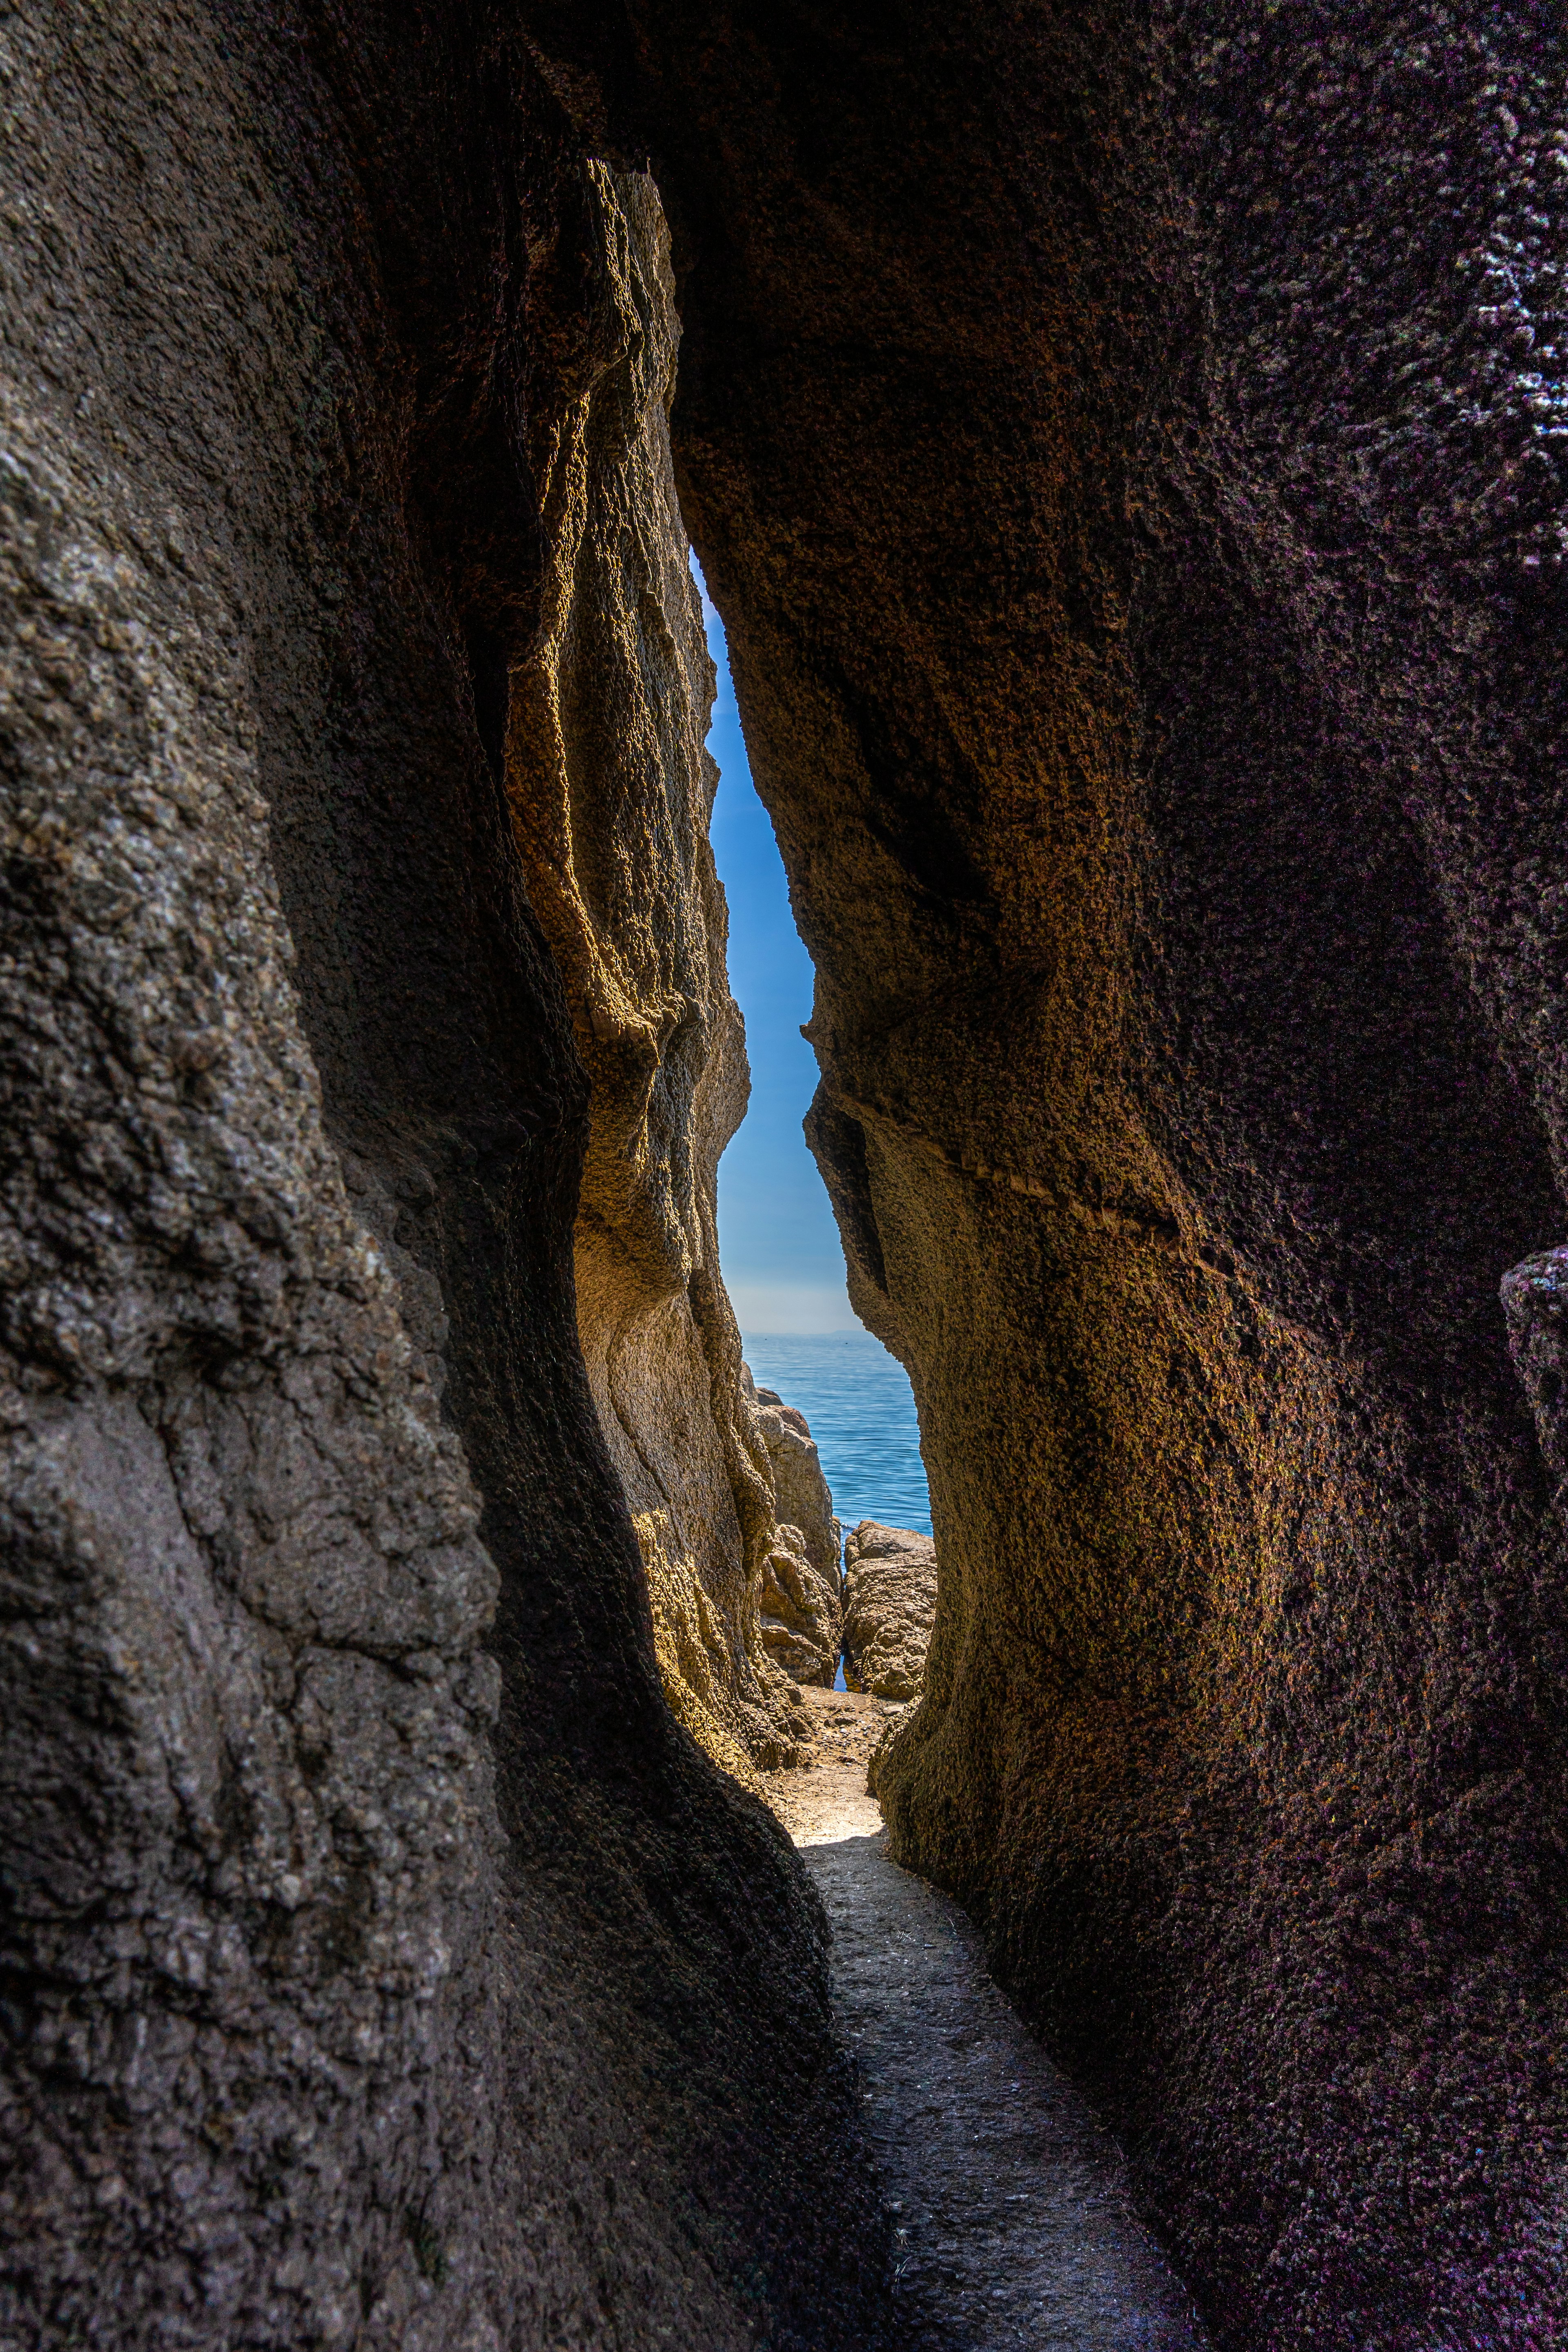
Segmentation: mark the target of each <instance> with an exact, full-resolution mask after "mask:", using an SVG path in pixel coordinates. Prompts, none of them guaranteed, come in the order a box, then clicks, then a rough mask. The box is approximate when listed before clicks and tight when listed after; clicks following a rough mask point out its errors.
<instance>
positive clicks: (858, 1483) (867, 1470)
mask: <svg viewBox="0 0 1568 2352" xmlns="http://www.w3.org/2000/svg"><path fill="white" fill-rule="evenodd" d="M744 1337H745V1347H746V1361H747V1363H748V1364H750V1366H751V1368H752V1373H753V1374H754V1376H755V1379H756V1382H757V1386H758V1387H759V1388H763V1389H776V1390H777V1391H778V1393H779V1395H780V1396H782V1397H783V1399H784V1402H785V1404H793V1405H795V1407H796V1408H797V1409H798V1410H799V1411H800V1412H804V1413H805V1417H806V1420H807V1421H808V1422H809V1423H811V1433H812V1435H813V1437H815V1438H816V1444H817V1451H818V1452H819V1453H820V1454H821V1456H822V1466H823V1469H824V1471H825V1472H826V1476H827V1483H828V1485H829V1486H831V1487H832V1489H833V1507H834V1509H835V1511H836V1512H837V1515H838V1517H839V1518H840V1519H842V1520H843V1522H844V1526H845V1528H846V1529H848V1528H852V1527H854V1526H855V1524H856V1522H857V1521H858V1520H860V1519H879V1520H880V1521H881V1523H882V1525H883V1526H884V1527H888V1528H915V1529H916V1531H917V1532H918V1533H919V1534H921V1535H922V1536H929V1535H930V1533H931V1496H930V1493H929V1491H928V1489H927V1486H926V1474H925V1464H924V1463H923V1462H922V1461H921V1433H920V1423H919V1422H918V1421H917V1420H916V1418H915V1401H914V1397H913V1395H912V1394H911V1393H910V1382H909V1375H908V1374H907V1373H906V1371H905V1370H904V1368H903V1366H902V1365H901V1364H900V1362H899V1361H898V1360H897V1359H896V1358H895V1357H892V1356H889V1353H888V1351H887V1349H886V1348H884V1347H883V1345H882V1343H881V1341H880V1340H879V1339H872V1337H871V1335H870V1333H869V1332H868V1331H825V1332H821V1333H816V1334H813V1335H811V1336H809V1337H806V1336H802V1335H800V1334H797V1333H782V1334H773V1335H770V1334H768V1333H767V1332H761V1331H759V1332H747V1333H746V1334H745V1335H744Z"/></svg>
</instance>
